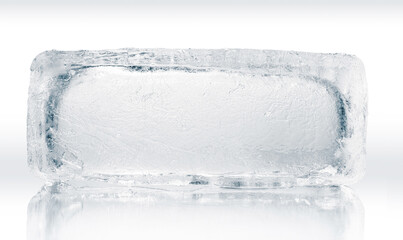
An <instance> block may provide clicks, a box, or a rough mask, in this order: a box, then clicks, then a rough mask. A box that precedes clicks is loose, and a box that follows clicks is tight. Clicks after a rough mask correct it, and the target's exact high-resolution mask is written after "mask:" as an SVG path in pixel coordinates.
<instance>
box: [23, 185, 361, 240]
mask: <svg viewBox="0 0 403 240" xmlns="http://www.w3.org/2000/svg"><path fill="white" fill-rule="evenodd" d="M206 190H207V191H206ZM363 217H364V216H363V207H362V204H361V202H360V200H359V199H358V198H357V197H356V196H355V195H354V193H353V192H352V191H351V189H349V188H346V187H295V188H276V189H268V190H261V189H259V190H253V191H250V190H243V191H239V190H238V189H235V190H233V189H219V190H218V191H215V190H213V189H212V188H203V190H201V191H196V192H194V191H192V192H187V191H185V192H182V191H179V192H175V191H157V190H154V191H153V190H147V189H145V188H139V189H136V188H132V189H128V188H120V189H119V188H108V189H101V190H97V189H94V188H90V189H82V188H80V189H74V188H71V186H63V185H55V186H52V187H45V188H44V189H43V190H42V191H41V192H40V193H38V194H37V195H36V196H35V197H33V198H32V200H31V202H30V204H29V206H28V224H27V225H28V227H27V229H28V232H27V236H28V240H45V239H51V240H63V239H66V240H67V239H68V240H71V239H74V240H81V239H97V240H100V239H282V240H285V239H287V240H288V239H293V240H295V239H309V240H316V239H317V240H327V239H338V240H359V239H362V233H363V224H364V221H363Z"/></svg>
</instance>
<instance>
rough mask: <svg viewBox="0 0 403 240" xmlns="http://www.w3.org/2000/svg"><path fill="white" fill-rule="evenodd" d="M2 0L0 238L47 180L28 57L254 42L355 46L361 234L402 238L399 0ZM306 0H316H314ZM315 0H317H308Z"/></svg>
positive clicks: (14, 232) (13, 234) (259, 45)
mask: <svg viewBox="0 0 403 240" xmlns="http://www.w3.org/2000/svg"><path fill="white" fill-rule="evenodd" d="M45 2H46V1H42V4H39V5H34V4H30V3H24V2H17V3H12V2H8V3H7V2H1V1H0V81H1V82H0V239H11V238H12V239H25V238H26V232H25V231H26V230H25V228H26V218H27V214H26V211H27V204H28V202H29V200H30V199H31V197H32V196H33V195H34V194H35V193H36V192H37V191H38V190H39V189H40V187H41V185H42V184H43V180H41V179H39V178H37V177H35V176H33V175H32V174H31V173H30V172H29V170H28V168H27V164H26V137H25V135H26V110H27V109H26V102H27V96H28V85H29V74H30V69H29V68H30V64H31V62H32V60H33V59H34V57H35V56H36V55H37V54H38V53H40V52H41V51H44V50H50V49H58V50H79V49H114V48H122V47H136V48H137V47H138V48H142V47H164V48H254V49H275V50H298V51H309V52H343V53H350V54H355V55H357V56H358V57H359V58H361V60H362V61H363V62H364V65H365V68H366V75H367V81H368V85H369V122H368V138H367V173H366V176H365V178H364V179H363V180H362V181H360V182H359V183H358V184H355V185H353V186H352V188H353V189H354V190H355V192H356V193H357V195H358V196H359V198H360V199H361V201H362V203H363V205H364V208H365V231H364V237H365V239H403V234H402V232H401V231H402V229H401V224H400V223H401V221H402V217H401V216H402V214H403V211H402V210H403V207H402V200H403V188H402V186H401V184H402V183H403V174H402V173H401V171H403V161H402V160H403V110H402V106H401V105H402V103H403V91H402V90H403V76H402V74H401V72H402V69H403V65H402V64H403V57H402V56H403V47H402V46H403V45H402V44H403V34H402V33H401V32H402V31H403V5H400V4H398V3H395V2H387V3H384V4H382V3H381V1H379V2H377V1H371V4H370V5H364V4H363V3H356V4H352V3H348V2H347V1H345V2H343V3H341V4H321V5H315V4H297V2H292V3H289V4H280V2H272V3H271V4H264V3H262V2H258V1H252V2H250V4H247V3H243V2H242V1H237V2H236V4H233V5H231V4H230V2H229V1H228V2H224V3H220V4H213V2H212V1H211V2H207V3H203V2H202V3H196V4H189V3H187V4H185V2H180V1H177V2H175V4H167V3H164V4H158V3H157V1H154V2H153V4H145V3H132V4H129V2H128V1H127V2H124V1H118V3H117V4H115V5H113V4H107V3H105V2H102V3H100V4H97V5H96V4H91V2H90V1H83V2H81V4H80V1H73V3H71V4H59V5H55V4H53V5H48V4H45ZM311 2H312V1H311ZM314 2H315V1H314Z"/></svg>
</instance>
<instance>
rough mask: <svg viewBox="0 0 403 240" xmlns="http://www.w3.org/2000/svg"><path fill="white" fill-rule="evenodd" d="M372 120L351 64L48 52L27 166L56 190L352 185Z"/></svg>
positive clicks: (283, 55) (252, 54) (230, 52)
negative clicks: (98, 185) (63, 185)
mask: <svg viewBox="0 0 403 240" xmlns="http://www.w3.org/2000/svg"><path fill="white" fill-rule="evenodd" d="M366 116H367V88H366V80H365V73H364V68H363V65H362V63H361V61H360V60H359V59H357V58H356V57H354V56H351V55H345V54H318V53H304V52H293V51H271V50H240V49H225V50H195V49H186V50H178V49H121V50H110V51H73V52H64V51H47V52H44V53H41V54H40V55H38V56H37V57H36V58H35V60H34V61H33V63H32V66H31V84H30V89H29V100H28V163H29V165H30V167H31V168H33V169H34V170H35V171H36V172H37V173H38V174H39V175H40V176H43V177H44V178H47V179H51V180H60V179H61V180H69V179H81V180H101V181H107V182H117V183H123V184H130V185H133V184H134V185H142V184H151V185H153V184H154V185H188V184H193V185H218V186H221V187H229V188H234V187H235V188H238V187H249V188H250V187H257V188H262V187H278V186H294V185H329V184H346V183H352V182H355V181H357V180H358V179H359V178H360V177H362V175H363V174H364V158H365V138H366Z"/></svg>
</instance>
